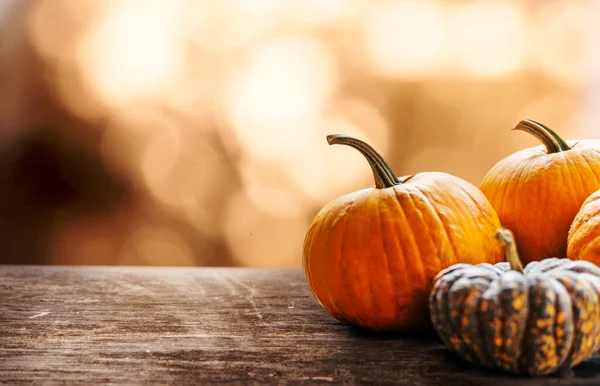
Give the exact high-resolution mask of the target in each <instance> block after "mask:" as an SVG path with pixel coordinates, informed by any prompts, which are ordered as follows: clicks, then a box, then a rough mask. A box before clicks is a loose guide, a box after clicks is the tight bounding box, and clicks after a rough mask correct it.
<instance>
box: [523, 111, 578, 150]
mask: <svg viewBox="0 0 600 386" xmlns="http://www.w3.org/2000/svg"><path fill="white" fill-rule="evenodd" d="M513 130H522V131H525V132H526V133H529V134H531V135H533V136H534V137H536V138H537V139H539V140H540V141H542V143H543V144H544V146H546V150H547V151H548V154H552V153H559V152H561V151H567V150H571V146H569V145H568V144H567V142H566V141H565V140H564V139H562V138H561V137H560V136H559V135H558V134H556V133H555V132H554V131H552V130H551V129H549V128H548V127H547V126H545V125H542V124H541V123H539V122H536V121H534V120H531V119H525V120H523V121H521V122H519V123H518V124H517V126H515V128H514V129H513Z"/></svg>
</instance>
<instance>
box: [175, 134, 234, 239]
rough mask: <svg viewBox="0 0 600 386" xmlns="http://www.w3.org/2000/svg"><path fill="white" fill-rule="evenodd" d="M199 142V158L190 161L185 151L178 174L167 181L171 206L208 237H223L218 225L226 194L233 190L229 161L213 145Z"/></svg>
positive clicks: (178, 167)
mask: <svg viewBox="0 0 600 386" xmlns="http://www.w3.org/2000/svg"><path fill="white" fill-rule="evenodd" d="M190 142H191V143H196V144H197V146H196V150H197V151H198V153H199V156H196V157H195V158H190V157H187V156H186V152H185V149H182V156H181V159H180V163H179V164H178V165H177V173H175V174H173V175H172V176H171V178H170V179H169V180H168V181H167V183H168V185H167V186H169V187H170V191H169V192H168V193H169V194H168V195H165V198H168V200H169V201H168V202H167V204H169V205H170V206H172V207H174V208H175V209H177V210H178V211H179V214H180V216H181V217H182V218H184V219H186V220H187V222H188V223H189V224H190V225H192V226H193V227H194V228H195V229H196V230H198V231H200V232H202V234H203V235H204V236H207V237H214V238H216V237H219V236H220V229H219V227H217V226H215V224H216V223H218V221H219V218H220V216H221V202H224V201H225V196H226V195H227V194H225V193H224V192H227V191H229V190H230V189H232V186H231V185H232V182H231V180H232V179H231V177H230V176H229V173H232V170H228V169H227V167H226V166H227V164H226V162H225V161H224V160H223V159H221V158H220V157H219V154H218V153H217V151H216V150H215V149H214V148H213V147H212V146H210V145H207V144H204V145H202V144H199V143H197V142H195V141H190Z"/></svg>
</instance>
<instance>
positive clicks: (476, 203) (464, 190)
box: [459, 185, 490, 213]
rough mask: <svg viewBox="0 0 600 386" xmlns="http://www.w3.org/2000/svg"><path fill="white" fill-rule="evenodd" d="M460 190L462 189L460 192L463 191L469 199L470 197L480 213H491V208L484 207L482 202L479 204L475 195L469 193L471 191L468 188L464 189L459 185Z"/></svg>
mask: <svg viewBox="0 0 600 386" xmlns="http://www.w3.org/2000/svg"><path fill="white" fill-rule="evenodd" d="M459 188H460V190H462V191H463V192H464V194H465V195H466V196H467V197H469V199H470V200H471V202H472V203H473V204H475V206H476V207H477V209H479V212H480V213H489V212H490V210H489V208H486V207H485V206H483V205H482V203H481V202H479V201H478V200H477V199H476V198H475V196H473V195H472V194H471V192H469V191H468V190H467V188H466V187H464V186H462V185H459Z"/></svg>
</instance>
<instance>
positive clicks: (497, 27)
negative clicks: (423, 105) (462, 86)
mask: <svg viewBox="0 0 600 386" xmlns="http://www.w3.org/2000/svg"><path fill="white" fill-rule="evenodd" d="M515 4H516V3H510V2H506V1H500V0H483V1H476V2H470V3H467V4H466V5H457V6H456V7H455V13H454V15H453V17H452V19H451V20H452V21H451V27H450V28H449V31H450V37H451V43H450V44H449V47H450V48H451V54H452V56H453V60H454V61H455V62H456V63H457V64H458V65H459V66H460V68H461V69H462V70H463V71H464V72H465V73H466V74H468V75H469V76H473V75H475V76H486V77H488V76H489V77H493V76H501V75H505V74H508V73H510V72H512V71H515V70H516V69H518V68H519V66H520V65H521V62H522V60H523V58H524V55H525V49H526V46H527V27H526V21H525V18H524V16H523V14H522V10H521V9H520V8H519V7H518V6H517V5H515Z"/></svg>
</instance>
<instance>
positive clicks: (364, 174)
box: [281, 98, 391, 203]
mask: <svg viewBox="0 0 600 386" xmlns="http://www.w3.org/2000/svg"><path fill="white" fill-rule="evenodd" d="M334 107H335V110H334V112H332V114H331V115H330V116H328V117H325V118H324V120H323V122H322V124H321V126H320V129H319V130H320V133H319V135H318V136H315V137H314V138H313V140H312V142H311V144H309V146H307V147H306V149H305V151H304V153H303V154H301V155H300V156H299V157H289V158H286V159H283V160H282V161H281V165H282V167H283V168H284V170H285V171H286V172H287V174H288V175H289V176H293V178H292V181H293V184H294V186H296V187H297V188H299V189H300V191H302V193H304V194H305V195H307V196H308V197H310V198H311V199H312V200H313V201H315V202H318V203H322V202H327V201H330V200H332V199H334V198H336V197H338V196H340V195H342V194H346V193H349V192H350V191H352V190H357V189H360V188H363V187H367V186H371V185H373V177H372V172H371V169H370V167H369V164H368V163H367V161H366V160H365V159H364V157H363V156H362V155H360V153H358V152H357V151H355V150H352V149H350V148H348V147H344V146H330V145H328V144H327V141H326V140H325V137H326V136H327V134H348V135H352V136H355V137H357V138H360V139H362V140H363V141H366V142H367V143H369V144H370V145H371V146H373V147H374V148H375V149H376V150H377V151H378V152H379V153H381V154H382V155H384V156H385V154H386V153H387V151H388V149H389V148H390V147H391V146H390V144H389V142H388V137H389V135H388V126H387V123H386V121H385V118H384V117H383V116H382V115H381V113H379V111H377V110H376V109H375V108H374V107H373V106H371V105H369V103H368V102H366V101H364V100H360V99H354V98H347V99H342V100H340V101H338V102H337V103H336V105H335V106H334Z"/></svg>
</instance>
